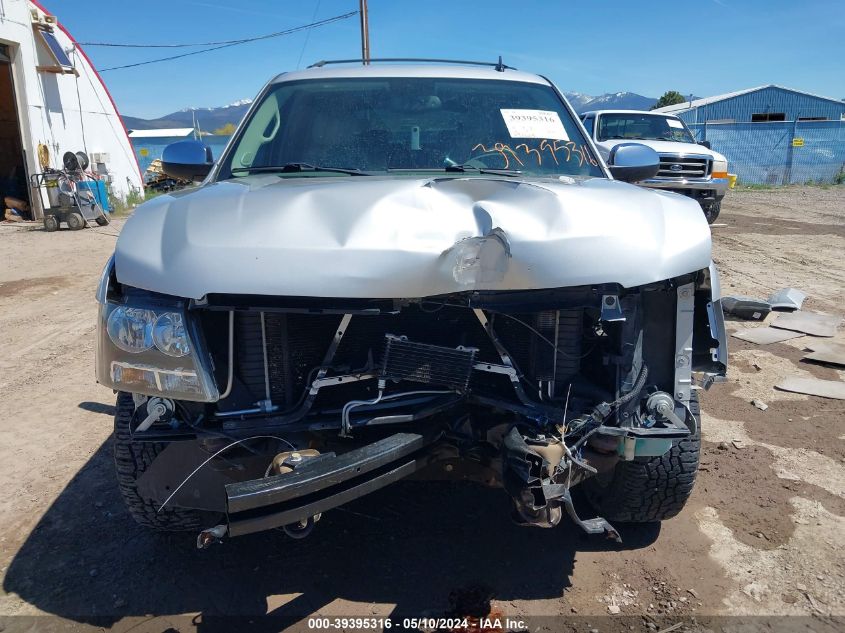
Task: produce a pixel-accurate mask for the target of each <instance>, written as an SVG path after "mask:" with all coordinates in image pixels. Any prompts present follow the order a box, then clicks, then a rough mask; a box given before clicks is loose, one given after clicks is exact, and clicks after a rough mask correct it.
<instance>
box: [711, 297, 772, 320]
mask: <svg viewBox="0 0 845 633" xmlns="http://www.w3.org/2000/svg"><path fill="white" fill-rule="evenodd" d="M722 311H723V312H724V313H725V314H727V315H729V316H732V317H736V318H737V319H744V320H746V321H762V320H763V319H765V318H766V315H767V314H769V312H771V311H772V306H770V305H769V304H768V303H767V302H766V301H763V300H762V299H755V298H754V297H745V296H739V297H722Z"/></svg>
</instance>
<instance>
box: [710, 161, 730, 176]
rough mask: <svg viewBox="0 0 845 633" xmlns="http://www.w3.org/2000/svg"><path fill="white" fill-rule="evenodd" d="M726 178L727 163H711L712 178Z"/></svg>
mask: <svg viewBox="0 0 845 633" xmlns="http://www.w3.org/2000/svg"><path fill="white" fill-rule="evenodd" d="M727 177H728V161H726V160H714V161H713V178H727Z"/></svg>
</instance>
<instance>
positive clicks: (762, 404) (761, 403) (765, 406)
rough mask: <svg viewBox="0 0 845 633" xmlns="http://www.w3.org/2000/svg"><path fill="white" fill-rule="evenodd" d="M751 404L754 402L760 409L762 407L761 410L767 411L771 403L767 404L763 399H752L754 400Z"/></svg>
mask: <svg viewBox="0 0 845 633" xmlns="http://www.w3.org/2000/svg"><path fill="white" fill-rule="evenodd" d="M751 404H753V405H754V406H755V407H757V408H758V409H760V411H765V410H766V409H768V408H769V405H767V404H766V403H765V402H763V401H762V400H752V401H751Z"/></svg>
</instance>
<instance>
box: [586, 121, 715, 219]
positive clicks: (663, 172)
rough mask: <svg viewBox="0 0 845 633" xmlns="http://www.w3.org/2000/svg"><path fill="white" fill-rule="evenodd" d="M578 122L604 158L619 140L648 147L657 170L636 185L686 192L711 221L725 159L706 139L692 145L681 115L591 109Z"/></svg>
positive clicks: (606, 157)
mask: <svg viewBox="0 0 845 633" xmlns="http://www.w3.org/2000/svg"><path fill="white" fill-rule="evenodd" d="M581 121H582V122H583V123H584V127H585V128H587V132H588V133H589V134H590V136H592V138H593V140H594V141H595V143H596V146H597V147H598V150H599V153H600V154H601V155H602V158H604V159H605V161H607V160H608V158H609V157H610V154H611V152H612V151H613V149H614V147H616V146H618V145H621V144H623V143H630V142H636V143H642V144H643V145H647V146H649V147H650V148H652V149H653V150H654V151H655V152H657V153H658V155H659V156H660V170H659V171H658V172H657V175H656V176H655V177H654V178H649V179H648V180H643V181H641V182H640V183H638V184H640V185H643V186H645V187H652V188H656V189H663V190H666V191H673V192H675V193H680V194H683V195H685V196H689V197H690V198H693V199H694V200H696V201H697V202H698V203H699V204H700V205H701V209H702V210H703V211H704V215H705V217H706V218H707V221H708V222H709V223H710V224H712V223H713V222H714V221H715V220H716V218H717V217H718V215H719V211H720V210H721V206H722V198H724V197H725V192H726V191H727V190H728V161H727V160H726V159H725V157H724V156H722V155H721V154H720V153H718V152H714V151H713V150H712V149H710V144H709V142H707V141H703V142H702V143H696V142H695V137H694V136H693V135H692V133H691V132H690V130H689V128H687V126H686V125H685V124H684V122H683V121H682V120H681V119H679V118H678V117H675V116H671V115H667V114H660V113H658V112H642V111H640V110H594V111H592V112H585V113H583V114H582V115H581Z"/></svg>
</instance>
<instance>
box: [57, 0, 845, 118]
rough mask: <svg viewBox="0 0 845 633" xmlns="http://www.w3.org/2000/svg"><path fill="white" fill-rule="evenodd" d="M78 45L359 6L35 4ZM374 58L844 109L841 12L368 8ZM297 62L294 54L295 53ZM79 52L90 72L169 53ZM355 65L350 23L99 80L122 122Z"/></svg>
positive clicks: (246, 0) (261, 24) (449, 5)
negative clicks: (755, 90) (790, 98)
mask: <svg viewBox="0 0 845 633" xmlns="http://www.w3.org/2000/svg"><path fill="white" fill-rule="evenodd" d="M43 1H44V4H45V5H46V7H47V8H48V9H49V10H51V11H52V12H54V13H55V14H56V15H57V16H58V18H59V20H60V21H61V22H62V23H63V24H64V25H65V26H66V27H67V28H68V29H69V30H70V32H71V33H72V34H73V35H74V37H75V38H76V39H77V40H79V41H80V42H88V41H115V42H127V43H171V42H202V41H213V40H227V39H237V38H241V37H249V36H253V35H260V34H263V33H268V32H272V31H278V30H283V29H287V28H291V27H295V26H299V25H302V24H306V23H309V22H311V21H312V20H313V19H314V18H315V15H316V19H317V20H319V19H322V18H327V17H330V16H333V15H339V14H342V13H346V12H348V11H351V10H355V9H357V7H358V2H357V0H299V1H281V0H278V1H275V2H271V1H269V0H236V1H232V2H230V1H229V0H145V1H144V2H129V1H127V0H116V1H115V2H112V3H108V4H106V3H90V2H89V3H80V2H79V1H78V0H43ZM369 6H370V31H371V35H370V39H371V49H372V56H373V57H379V56H382V57H400V56H401V57H415V56H416V57H444V58H457V59H481V60H488V59H489V60H495V59H496V57H497V56H498V55H500V54H501V55H502V56H503V57H504V59H505V62H506V63H508V64H510V65H513V66H516V67H518V68H520V69H521V70H530V71H533V72H538V73H542V74H545V75H547V76H549V77H550V78H551V79H552V80H553V81H555V82H556V83H557V84H558V86H559V87H560V88H561V89H562V90H565V91H575V92H583V93H587V94H591V95H597V94H602V93H605V92H616V91H631V92H637V93H640V94H643V95H647V96H659V95H661V94H662V93H663V92H665V91H666V90H679V91H680V92H682V93H684V94H689V93H695V94H696V95H699V96H708V95H713V94H719V93H722V92H729V91H732V90H738V89H742V88H748V87H751V86H756V85H760V84H767V83H776V84H781V85H785V86H789V87H791V88H796V89H799V90H806V91H809V92H814V93H818V94H822V95H825V96H830V97H835V98H840V99H841V98H844V97H845V70H843V66H842V63H843V62H842V60H843V59H845V3H843V2H842V0H827V1H821V0H806V1H802V2H794V1H790V0H768V1H765V0H699V1H697V2H691V1H689V0H686V1H683V2H656V1H655V2H651V1H649V2H646V1H642V2H634V1H631V0H606V1H594V2H580V3H574V2H566V1H558V0H555V1H552V0H546V1H545V2H541V1H539V0H520V1H518V2H514V1H513V0H511V1H510V2H505V1H501V0H485V1H483V2H468V1H463V0H447V1H441V0H425V1H413V2H412V1H409V0H370V2H369ZM303 48H304V52H303ZM180 50H192V49H179V50H176V51H173V50H167V49H114V48H100V47H86V52H87V53H88V55H89V57H91V59H92V60H93V61H94V64H95V65H96V66H97V67H98V68H106V67H109V66H115V65H120V64H128V63H133V62H136V61H143V60H146V59H152V58H156V57H164V56H167V55H169V54H173V53H178V52H180ZM300 56H302V63H301V65H302V66H304V65H307V64H309V63H311V62H313V61H316V60H318V59H336V58H348V57H359V56H360V39H359V27H358V18H357V16H356V17H354V18H351V19H348V20H345V21H342V22H339V23H335V24H330V25H328V26H325V27H322V28H320V29H314V30H312V31H311V34H310V37H309V38H308V41H307V46H306V34H305V33H298V34H295V35H291V36H286V37H281V38H276V39H272V40H267V41H264V42H258V43H254V44H246V45H243V46H236V47H232V48H227V49H223V50H220V51H214V52H211V53H207V54H203V55H196V56H193V57H188V58H185V59H180V60H176V61H171V62H165V63H161V64H152V65H148V66H142V67H139V68H130V69H125V70H116V71H112V72H107V73H104V74H103V78H104V79H105V81H106V83H107V85H108V87H109V90H110V91H111V93H112V95H113V96H114V98H115V100H116V101H117V104H118V107H119V108H120V110H121V112H122V113H123V114H127V115H133V116H142V117H147V118H152V117H156V116H161V115H164V114H167V113H169V112H172V111H174V110H178V109H181V108H183V107H188V106H197V107H202V106H218V105H225V104H227V103H231V102H233V101H236V100H238V99H242V98H246V97H253V96H254V95H255V94H256V93H257V92H258V90H259V89H260V87H261V86H262V85H263V83H264V82H265V81H266V80H267V79H269V78H270V77H271V76H273V75H275V74H277V73H279V72H281V71H284V70H291V69H294V68H296V67H297V62H298V60H299V58H300Z"/></svg>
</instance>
